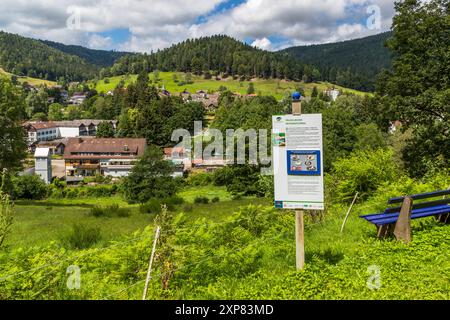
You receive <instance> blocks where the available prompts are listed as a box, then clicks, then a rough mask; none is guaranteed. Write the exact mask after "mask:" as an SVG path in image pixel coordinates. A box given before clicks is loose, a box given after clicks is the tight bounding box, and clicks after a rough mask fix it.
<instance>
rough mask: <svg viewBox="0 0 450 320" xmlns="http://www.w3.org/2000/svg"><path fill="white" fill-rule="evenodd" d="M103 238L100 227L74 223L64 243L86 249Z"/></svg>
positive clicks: (71, 246) (73, 247) (74, 247)
mask: <svg viewBox="0 0 450 320" xmlns="http://www.w3.org/2000/svg"><path fill="white" fill-rule="evenodd" d="M100 239H101V231H100V228H99V227H89V226H87V225H82V224H74V225H73V226H72V230H71V231H70V233H69V234H68V235H67V236H65V237H64V238H63V243H65V244H66V245H67V246H68V247H70V248H72V249H86V248H89V247H92V246H93V245H94V244H96V243H97V242H99V241H100Z"/></svg>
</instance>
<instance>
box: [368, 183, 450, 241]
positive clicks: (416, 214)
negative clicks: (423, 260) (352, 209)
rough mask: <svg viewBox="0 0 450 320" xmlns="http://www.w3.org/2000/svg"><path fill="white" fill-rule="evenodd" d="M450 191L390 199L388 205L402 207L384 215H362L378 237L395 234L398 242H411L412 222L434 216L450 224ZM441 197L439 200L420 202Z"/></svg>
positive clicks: (388, 209)
mask: <svg viewBox="0 0 450 320" xmlns="http://www.w3.org/2000/svg"><path fill="white" fill-rule="evenodd" d="M448 195H450V189H449V190H441V191H434V192H427V193H420V194H414V195H410V196H405V197H396V198H390V199H389V200H388V205H395V204H399V203H401V204H402V205H401V206H396V207H388V208H387V209H386V210H385V211H384V212H382V213H375V214H367V215H362V216H360V218H363V219H365V220H367V221H369V222H370V223H373V224H374V225H375V226H376V227H377V236H378V237H380V238H384V237H387V236H390V235H392V234H394V236H395V237H396V238H397V240H403V241H405V242H410V241H411V220H412V219H420V218H426V217H431V216H434V217H436V219H437V220H438V221H439V222H441V223H446V224H448V223H450V205H449V203H450V197H446V196H448ZM436 197H441V199H438V200H431V201H422V202H417V201H419V200H424V199H431V198H436Z"/></svg>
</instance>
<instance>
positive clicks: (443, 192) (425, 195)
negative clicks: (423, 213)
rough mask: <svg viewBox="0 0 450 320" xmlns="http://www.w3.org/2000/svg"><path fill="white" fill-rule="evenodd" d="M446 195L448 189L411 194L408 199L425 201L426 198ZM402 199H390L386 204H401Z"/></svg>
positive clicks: (449, 191)
mask: <svg viewBox="0 0 450 320" xmlns="http://www.w3.org/2000/svg"><path fill="white" fill-rule="evenodd" d="M447 195H450V189H448V190H440V191H433V192H426V193H419V194H413V195H411V196H409V197H410V198H412V199H413V200H419V199H427V198H434V197H439V196H447ZM404 199H405V197H396V198H390V199H389V200H388V204H394V203H402V202H403V200H404Z"/></svg>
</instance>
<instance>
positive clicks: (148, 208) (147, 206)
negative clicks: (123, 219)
mask: <svg viewBox="0 0 450 320" xmlns="http://www.w3.org/2000/svg"><path fill="white" fill-rule="evenodd" d="M139 211H140V212H141V213H151V214H159V213H160V212H161V201H160V200H159V199H156V198H154V199H150V200H148V201H147V202H146V203H144V204H141V205H140V206H139Z"/></svg>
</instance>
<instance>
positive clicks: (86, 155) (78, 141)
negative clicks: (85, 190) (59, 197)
mask: <svg viewBox="0 0 450 320" xmlns="http://www.w3.org/2000/svg"><path fill="white" fill-rule="evenodd" d="M146 146H147V144H146V140H145V139H141V138H139V139H134V138H85V137H79V138H70V139H69V141H68V142H67V145H66V149H65V152H64V162H65V170H66V180H67V182H77V181H81V180H82V179H83V178H84V177H88V176H95V175H97V174H100V175H103V176H112V177H125V176H128V175H129V173H130V172H131V169H132V168H133V166H134V164H135V163H136V161H137V160H138V158H139V157H141V156H142V155H143V154H144V152H145V149H146Z"/></svg>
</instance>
